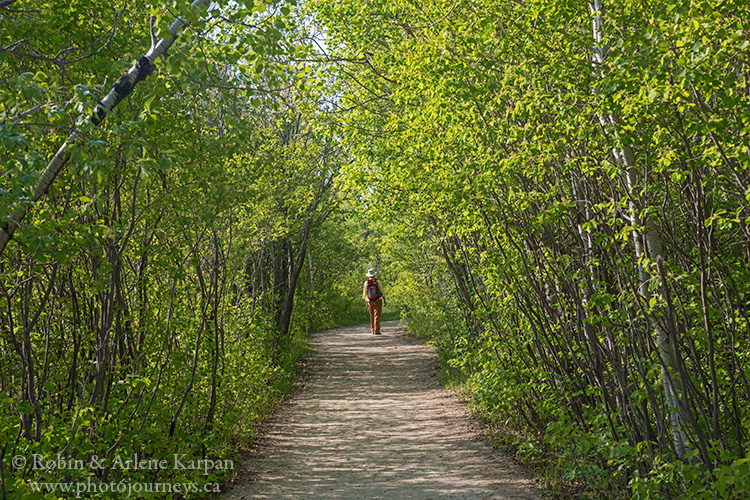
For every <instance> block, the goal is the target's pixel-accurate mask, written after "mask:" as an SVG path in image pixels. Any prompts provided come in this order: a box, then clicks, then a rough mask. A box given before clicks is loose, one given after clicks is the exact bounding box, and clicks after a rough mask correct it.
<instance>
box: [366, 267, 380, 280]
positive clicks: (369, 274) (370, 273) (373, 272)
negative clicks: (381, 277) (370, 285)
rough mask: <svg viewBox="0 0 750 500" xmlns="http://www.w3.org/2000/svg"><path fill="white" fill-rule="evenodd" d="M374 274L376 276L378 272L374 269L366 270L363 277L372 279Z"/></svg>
mask: <svg viewBox="0 0 750 500" xmlns="http://www.w3.org/2000/svg"><path fill="white" fill-rule="evenodd" d="M376 274H378V272H377V271H376V270H375V269H368V270H367V274H366V275H365V276H367V277H368V278H372V277H374V276H375V275H376Z"/></svg>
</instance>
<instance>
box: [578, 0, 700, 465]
mask: <svg viewBox="0 0 750 500" xmlns="http://www.w3.org/2000/svg"><path fill="white" fill-rule="evenodd" d="M589 7H590V9H591V14H592V16H593V25H594V29H593V31H594V47H593V52H594V62H595V63H596V65H598V66H600V65H601V64H602V63H603V62H604V60H605V58H606V57H607V51H608V48H606V47H602V35H603V33H604V4H603V3H602V1H601V0H594V1H593V3H591V4H589ZM599 122H600V123H601V125H602V126H603V127H604V128H605V129H608V130H612V132H613V134H614V135H615V137H616V136H617V131H616V127H615V125H616V121H615V118H614V116H612V115H611V114H610V115H599ZM612 153H613V155H614V156H615V158H616V159H617V160H618V161H619V162H620V163H621V164H622V166H623V167H624V168H625V172H624V180H625V185H626V186H627V189H628V208H629V212H630V217H631V220H632V224H633V243H634V246H635V256H636V258H637V259H638V281H639V293H640V295H641V296H642V297H643V300H644V301H645V302H646V303H648V302H649V301H650V300H651V297H652V294H651V291H650V290H649V282H650V281H651V279H652V276H651V274H650V273H649V272H648V270H647V269H646V268H645V267H644V266H643V263H642V259H643V258H648V259H649V260H651V261H653V262H655V261H657V259H662V258H663V256H662V243H661V236H660V235H659V233H658V232H657V231H656V228H655V227H654V225H653V223H652V222H648V223H647V224H646V231H645V233H644V234H641V233H640V231H639V227H640V226H641V224H642V221H641V219H640V212H639V209H638V206H637V204H636V202H635V197H636V193H637V189H638V171H637V168H636V162H635V154H634V152H633V148H632V147H630V146H623V147H622V149H619V150H618V149H613V151H612ZM644 243H645V246H644ZM659 287H660V293H661V294H662V295H664V290H663V287H664V284H663V283H661V282H660V284H659ZM651 328H652V329H653V331H654V334H655V335H656V342H657V346H658V349H659V357H660V358H661V361H662V370H661V377H662V386H663V388H664V399H665V401H666V403H667V407H668V409H669V419H670V423H671V425H672V438H673V443H674V447H675V452H676V453H677V456H678V457H679V458H681V459H684V458H686V456H687V454H688V452H689V450H690V446H689V444H688V440H687V436H686V435H685V431H684V429H683V416H682V413H681V412H682V410H681V409H680V403H679V399H678V395H677V390H676V389H675V387H674V380H675V378H676V377H677V374H678V371H677V367H676V365H675V359H674V352H673V351H672V347H671V345H670V341H669V337H668V335H667V333H666V332H665V331H664V329H663V328H661V327H660V326H659V324H658V323H657V322H656V321H654V320H651Z"/></svg>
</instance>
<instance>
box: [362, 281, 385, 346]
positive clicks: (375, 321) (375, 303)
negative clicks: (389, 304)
mask: <svg viewBox="0 0 750 500" xmlns="http://www.w3.org/2000/svg"><path fill="white" fill-rule="evenodd" d="M376 274H378V272H377V271H375V269H368V270H367V274H366V275H365V276H367V281H365V286H364V287H363V288H362V298H363V299H364V300H365V303H366V304H367V309H369V310H370V331H371V332H372V334H373V335H380V316H381V314H382V312H383V306H384V305H385V304H386V301H385V295H383V291H382V290H381V289H380V285H378V280H376V279H375V275H376Z"/></svg>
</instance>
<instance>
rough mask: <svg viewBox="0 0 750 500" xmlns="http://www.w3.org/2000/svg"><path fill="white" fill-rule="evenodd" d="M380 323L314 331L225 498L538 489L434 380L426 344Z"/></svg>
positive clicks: (515, 493)
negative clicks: (301, 371)
mask: <svg viewBox="0 0 750 500" xmlns="http://www.w3.org/2000/svg"><path fill="white" fill-rule="evenodd" d="M384 326H385V327H384V328H383V335H380V336H375V335H372V334H370V332H369V325H367V326H364V325H363V326H358V327H350V328H339V329H336V330H329V331H325V332H320V333H317V334H315V335H313V337H312V343H313V346H314V348H315V351H316V352H315V354H313V355H312V359H311V360H310V368H309V375H308V376H307V377H306V378H305V381H304V386H303V387H300V388H299V389H298V391H297V392H296V393H295V395H294V396H293V397H292V398H291V399H290V400H289V401H288V403H287V404H286V406H285V407H284V408H282V410H281V411H280V412H279V414H278V416H277V417H276V419H275V420H274V421H273V422H271V423H270V424H269V426H268V428H267V429H266V431H265V432H264V433H263V436H262V437H261V438H260V439H259V440H258V444H257V446H256V447H255V451H253V452H252V453H251V454H250V455H249V456H248V457H247V460H246V462H245V464H244V465H243V466H241V467H240V471H239V476H238V480H236V481H235V482H234V483H233V484H232V485H230V487H229V489H228V491H227V493H226V494H225V495H224V497H225V498H303V499H306V498H348V499H358V498H362V499H364V498H367V499H370V498H389V499H390V498H393V499H401V498H403V499H413V498H414V499H427V498H443V497H450V498H523V499H532V498H534V499H536V498H539V495H538V493H537V490H536V487H535V484H534V482H533V481H532V480H531V479H530V478H529V475H528V473H527V472H525V471H524V470H523V469H521V468H519V467H518V466H517V465H515V464H514V463H513V462H512V461H511V460H509V459H507V458H503V457H502V456H501V455H500V454H499V452H498V451H496V450H493V449H492V448H491V447H490V446H489V445H488V444H487V442H486V440H485V439H484V437H483V436H482V434H481V430H480V429H479V428H478V426H477V425H476V424H475V423H473V422H472V420H471V418H470V417H469V415H468V412H467V410H466V408H465V405H463V404H462V403H460V402H459V401H458V400H457V399H456V398H454V397H452V396H450V395H449V394H448V393H447V392H446V391H444V390H443V389H442V388H441V384H440V381H439V380H438V379H437V377H436V376H435V363H436V361H435V354H434V351H432V350H430V349H429V348H427V347H425V346H423V345H422V344H419V343H417V342H415V341H413V340H411V339H408V338H406V337H405V336H404V335H402V334H399V333H398V327H397V324H396V323H395V322H389V323H386V324H385V325H384ZM243 469H244V470H243Z"/></svg>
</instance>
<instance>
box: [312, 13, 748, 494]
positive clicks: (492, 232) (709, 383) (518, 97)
mask: <svg viewBox="0 0 750 500" xmlns="http://www.w3.org/2000/svg"><path fill="white" fill-rule="evenodd" d="M314 4H315V11H316V15H317V19H318V22H320V23H321V24H322V25H324V26H326V28H327V29H328V34H329V36H328V39H327V45H326V46H325V47H324V48H325V50H326V51H327V53H326V54H325V56H324V57H325V59H326V60H327V61H328V62H329V64H330V67H331V68H332V71H336V72H337V79H336V82H335V93H334V94H333V96H334V97H335V98H334V99H333V102H334V105H335V106H336V111H335V113H333V114H334V115H335V116H336V117H337V119H338V121H339V123H340V127H341V131H342V132H341V134H342V137H344V140H345V143H346V146H347V148H348V149H349V151H350V152H351V154H352V155H353V157H354V160H355V161H354V162H353V164H352V165H351V166H350V167H348V168H347V174H348V179H349V182H350V183H351V184H352V185H356V186H361V187H362V188H364V189H363V192H364V193H365V195H364V196H365V197H366V201H365V202H366V203H368V204H370V205H371V206H372V207H375V210H374V211H375V212H376V213H377V215H375V216H374V217H372V220H373V221H375V222H377V223H378V224H379V228H380V231H381V232H382V233H383V234H386V235H388V236H387V237H386V238H384V239H383V248H382V252H383V255H384V262H386V263H387V268H386V269H387V272H389V273H390V277H391V281H394V279H395V278H396V277H398V278H397V279H395V281H397V282H398V284H397V285H396V287H395V288H394V293H398V294H399V296H400V298H401V300H402V302H404V303H405V314H406V317H407V319H408V320H409V323H410V325H411V328H412V329H413V330H415V331H418V332H424V333H425V334H427V335H430V336H431V337H432V338H433V342H434V343H435V344H436V345H437V346H438V347H439V348H440V349H441V353H442V356H443V358H444V359H445V360H446V361H447V363H449V364H450V365H451V366H453V367H454V368H460V369H461V371H462V372H463V374H464V375H465V376H466V377H467V378H468V380H469V384H470V387H471V389H472V391H473V394H474V398H475V400H476V402H477V403H478V405H479V407H480V408H482V409H483V411H485V412H486V413H487V414H488V415H489V417H490V418H491V419H493V420H494V421H495V422H496V423H499V424H501V425H502V426H504V427H505V429H506V430H507V432H508V433H509V434H518V433H520V435H521V436H523V437H520V438H517V439H516V445H517V449H519V451H521V452H522V453H523V454H525V456H526V457H528V458H532V459H539V460H540V463H543V464H546V465H545V466H546V467H548V471H547V476H548V479H549V481H550V482H551V483H552V486H553V487H554V488H558V491H561V492H563V493H562V494H563V495H571V494H574V493H576V492H580V493H582V494H586V495H593V496H595V497H598V496H602V495H607V496H614V495H618V494H619V495H624V496H630V495H633V496H635V497H637V498H643V497H651V498H660V497H676V496H678V495H681V494H684V493H685V492H687V493H688V494H689V495H691V496H693V497H703V498H729V497H733V496H737V497H739V496H741V495H742V494H743V492H744V493H746V492H747V491H749V490H750V459H749V458H748V456H747V453H748V447H749V446H750V440H748V432H750V414H748V408H750V384H749V381H748V374H749V373H750V372H749V367H748V349H747V346H748V340H750V338H749V336H750V324H749V323H748V306H750V290H749V289H748V283H749V282H750V273H749V271H748V269H750V267H749V265H750V211H749V208H750V206H749V204H750V106H748V104H750V73H749V72H748V71H749V68H750V62H749V59H748V58H749V56H750V51H749V50H748V47H749V44H750V42H749V41H748V35H749V33H750V31H748V30H749V29H750V27H749V26H748V24H747V19H748V16H747V14H748V10H747V4H746V3H745V2H741V1H733V0H729V1H722V2H718V1H696V2H677V3H668V2H667V3H652V4H649V3H643V2H633V1H622V2H612V3H607V4H606V5H602V4H600V3H599V2H598V1H597V2H594V4H592V5H591V6H586V4H584V3H581V2H569V1H566V0H553V1H543V2H542V1H531V2H498V1H495V0H492V1H490V0H486V1H485V0H471V1H468V0H466V1H464V0H445V1H443V0H432V1H416V2H411V1H410V2H406V1H400V0H392V1H384V2H366V3H363V2H359V1H349V0H336V1H331V0H317V1H316V2H314ZM542 459H543V460H542Z"/></svg>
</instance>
